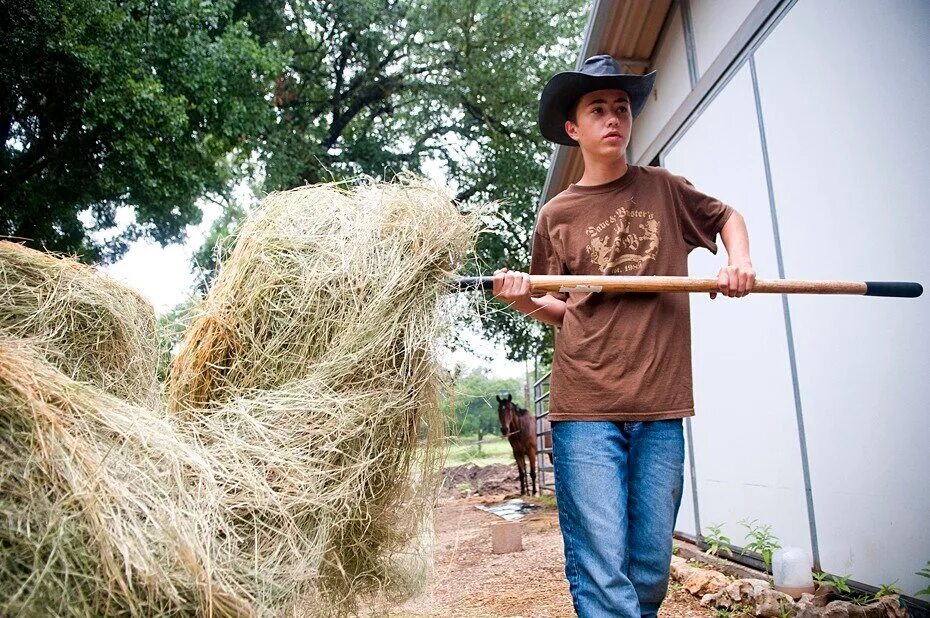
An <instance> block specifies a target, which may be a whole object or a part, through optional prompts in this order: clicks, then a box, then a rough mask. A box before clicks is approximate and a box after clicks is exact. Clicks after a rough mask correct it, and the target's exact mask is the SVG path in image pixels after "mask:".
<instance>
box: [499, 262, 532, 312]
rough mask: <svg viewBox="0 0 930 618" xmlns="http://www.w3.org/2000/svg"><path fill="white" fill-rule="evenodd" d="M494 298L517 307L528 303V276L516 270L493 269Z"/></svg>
mask: <svg viewBox="0 0 930 618" xmlns="http://www.w3.org/2000/svg"><path fill="white" fill-rule="evenodd" d="M494 298H499V299H501V300H502V301H504V302H505V303H507V304H508V305H514V306H515V308H519V307H520V306H521V305H526V304H527V303H530V302H531V301H530V276H529V275H528V274H526V273H522V272H520V271H518V270H507V269H506V268H501V269H500V270H495V271H494Z"/></svg>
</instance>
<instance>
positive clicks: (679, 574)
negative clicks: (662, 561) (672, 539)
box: [669, 556, 698, 583]
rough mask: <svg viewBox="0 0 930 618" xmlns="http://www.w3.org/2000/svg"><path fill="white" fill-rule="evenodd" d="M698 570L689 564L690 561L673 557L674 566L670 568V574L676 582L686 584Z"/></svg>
mask: <svg viewBox="0 0 930 618" xmlns="http://www.w3.org/2000/svg"><path fill="white" fill-rule="evenodd" d="M697 570H698V569H696V568H694V567H693V566H691V565H690V564H688V561H687V560H685V559H684V558H679V557H678V556H672V564H671V565H670V566H669V573H670V574H671V576H672V579H674V580H675V581H676V582H682V583H684V581H685V580H686V579H688V577H689V576H690V575H691V574H692V573H694V572H695V571H697Z"/></svg>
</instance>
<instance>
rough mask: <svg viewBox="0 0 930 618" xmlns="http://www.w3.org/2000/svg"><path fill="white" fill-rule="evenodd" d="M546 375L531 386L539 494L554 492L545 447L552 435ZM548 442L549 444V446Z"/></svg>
mask: <svg viewBox="0 0 930 618" xmlns="http://www.w3.org/2000/svg"><path fill="white" fill-rule="evenodd" d="M550 375H551V372H550V373H547V374H546V375H544V376H543V377H541V378H540V379H538V380H537V381H536V383H535V384H533V405H534V406H535V409H534V415H535V417H536V453H537V454H536V469H537V472H538V475H539V479H538V481H539V493H540V494H541V493H542V491H543V490H544V489H546V490H548V491H551V492H555V477H554V476H553V467H552V464H551V463H550V462H549V454H550V453H551V452H552V448H551V447H547V446H546V436H551V435H552V427H551V425H550V424H549V376H550ZM551 442H552V441H551V440H550V444H551Z"/></svg>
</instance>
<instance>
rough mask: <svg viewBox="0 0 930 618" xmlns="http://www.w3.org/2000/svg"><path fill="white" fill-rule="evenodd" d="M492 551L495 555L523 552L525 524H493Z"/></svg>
mask: <svg viewBox="0 0 930 618" xmlns="http://www.w3.org/2000/svg"><path fill="white" fill-rule="evenodd" d="M491 551H492V552H493V553H495V554H509V553H513V552H515V551H523V524H521V523H520V522H518V521H505V522H503V523H499V524H491Z"/></svg>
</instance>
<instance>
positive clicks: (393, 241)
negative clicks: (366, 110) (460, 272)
mask: <svg viewBox="0 0 930 618" xmlns="http://www.w3.org/2000/svg"><path fill="white" fill-rule="evenodd" d="M474 233H475V229H474V222H473V220H471V219H470V218H468V217H464V216H462V215H461V214H460V213H459V212H458V211H457V210H456V209H455V207H454V205H453V204H452V202H451V200H450V199H449V196H448V195H447V194H445V193H444V192H442V191H439V190H437V189H435V188H433V187H429V186H427V185H424V184H421V183H419V182H416V181H412V180H405V181H403V182H401V183H397V184H376V183H365V184H361V185H359V186H356V187H344V186H338V185H323V186H315V187H306V188H301V189H296V190H293V191H287V192H283V193H277V194H273V195H271V196H269V197H268V198H266V199H265V200H264V201H263V203H262V206H261V208H260V209H259V211H258V212H257V213H256V214H255V215H254V216H253V217H251V218H250V219H249V221H248V222H247V223H246V224H245V225H244V227H243V228H242V230H241V231H240V232H239V233H238V235H237V239H236V245H235V248H234V249H233V251H232V252H231V254H230V256H229V258H228V259H227V260H226V261H225V262H224V263H223V265H222V267H221V269H220V273H219V275H218V278H217V280H216V282H215V283H214V285H213V287H212V289H211V290H210V292H209V293H208V295H207V296H206V298H205V299H204V301H203V303H202V305H201V306H200V307H199V308H198V309H197V310H196V313H198V314H199V316H198V317H197V318H196V319H195V320H194V322H193V323H192V324H191V326H190V327H189V329H188V330H187V333H186V336H185V339H184V341H183V343H182V344H181V347H180V351H179V353H178V355H177V357H176V359H175V361H174V364H173V366H172V367H171V372H170V374H169V380H168V405H169V408H170V410H171V412H172V413H173V414H174V415H175V416H176V417H177V418H179V419H181V420H182V422H183V423H184V424H185V426H186V427H187V431H189V432H190V433H191V435H193V436H195V437H196V440H197V441H198V442H199V443H200V444H202V446H203V448H204V450H205V452H207V453H208V454H209V457H210V458H211V459H212V460H214V461H216V462H217V464H216V468H217V470H220V471H222V472H220V475H221V476H222V479H221V480H220V482H221V483H223V484H224V486H225V491H224V492H223V495H224V496H225V498H224V499H225V503H224V505H223V508H224V509H225V510H226V511H228V512H230V513H232V514H233V515H234V516H233V518H232V519H231V520H230V521H231V522H232V523H231V525H232V528H231V529H229V530H227V531H226V532H224V533H223V534H222V535H221V536H222V537H223V538H225V539H229V542H230V543H233V542H236V543H237V545H236V546H235V547H230V548H229V549H227V550H225V551H224V552H222V553H224V554H233V553H235V554H241V553H243V552H244V553H247V554H249V555H250V558H251V559H252V561H253V563H254V564H255V565H256V567H257V568H256V569H254V572H253V573H252V574H251V575H250V577H255V578H265V577H270V579H271V582H270V583H269V585H267V586H266V585H264V584H263V585H262V586H261V587H260V588H261V589H262V590H263V591H265V592H268V591H272V590H274V591H276V592H275V593H274V594H273V595H272V596H274V597H280V598H293V597H294V596H302V595H308V594H309V595H313V594H318V595H319V598H320V605H318V606H315V608H314V611H315V612H316V613H319V612H320V611H322V607H323V606H333V607H337V608H340V610H341V611H349V612H351V611H355V609H356V608H357V603H358V602H359V600H360V599H363V598H372V597H374V596H377V595H382V596H386V597H388V598H402V597H405V596H407V595H409V594H411V593H412V592H413V591H414V589H412V588H411V586H412V585H415V584H422V579H423V578H422V577H416V576H411V574H410V569H411V568H414V571H416V570H417V569H420V570H422V568H423V565H422V564H419V563H418V561H417V560H411V559H410V556H411V555H416V548H415V546H416V542H417V540H418V539H419V538H420V537H421V536H422V535H423V533H424V532H423V531H424V523H425V519H424V518H425V516H426V515H427V514H429V513H430V510H431V506H432V502H433V500H434V497H435V495H436V491H437V487H438V482H439V478H440V477H439V470H440V466H441V455H442V453H441V446H442V438H443V435H444V419H443V416H442V413H441V411H440V407H439V403H438V388H439V380H440V378H439V376H440V372H439V367H438V363H437V359H436V349H435V348H436V345H437V342H438V340H439V337H440V334H441V332H442V328H443V324H444V320H443V319H442V318H441V317H440V315H439V312H438V304H439V300H440V296H441V295H442V294H443V293H444V292H446V291H447V290H448V278H449V276H450V275H451V273H452V272H453V271H454V270H455V269H456V268H457V267H458V266H459V265H460V263H461V261H462V260H463V259H464V257H465V255H466V254H467V252H468V251H469V249H470V248H471V247H472V246H473V242H474ZM239 540H245V541H246V543H247V544H248V545H246V543H242V542H240V541H239ZM245 562H248V561H245ZM295 573H296V574H299V575H300V576H299V577H295ZM269 600H270V599H269Z"/></svg>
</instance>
